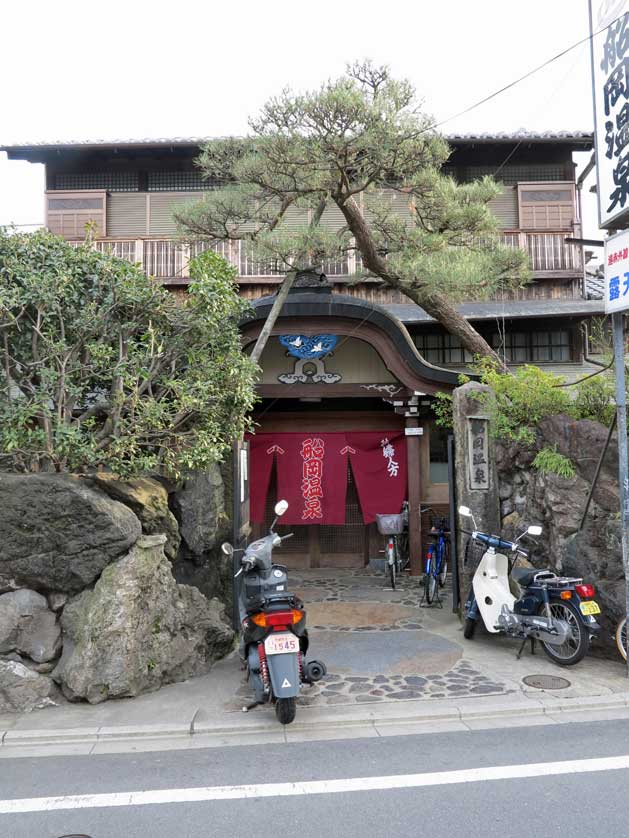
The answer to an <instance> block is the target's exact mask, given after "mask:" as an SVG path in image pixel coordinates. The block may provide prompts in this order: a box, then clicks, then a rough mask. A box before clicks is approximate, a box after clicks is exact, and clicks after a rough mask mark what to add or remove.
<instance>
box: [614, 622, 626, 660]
mask: <svg viewBox="0 0 629 838" xmlns="http://www.w3.org/2000/svg"><path fill="white" fill-rule="evenodd" d="M616 646H617V647H618V651H619V652H620V654H621V655H622V659H623V660H627V618H626V617H625V618H624V619H623V620H621V621H620V622H619V623H618V627H617V629H616Z"/></svg>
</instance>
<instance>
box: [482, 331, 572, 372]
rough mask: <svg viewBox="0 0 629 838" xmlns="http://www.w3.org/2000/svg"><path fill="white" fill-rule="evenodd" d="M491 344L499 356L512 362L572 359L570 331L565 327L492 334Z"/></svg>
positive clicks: (524, 362)
mask: <svg viewBox="0 0 629 838" xmlns="http://www.w3.org/2000/svg"><path fill="white" fill-rule="evenodd" d="M491 345H492V347H493V348H494V349H495V350H496V352H497V353H498V354H499V355H500V356H501V357H504V358H505V360H506V361H508V362H509V363H512V364H528V363H545V362H546V363H548V362H552V361H571V360H572V345H571V342H570V332H569V331H567V330H565V329H560V330H556V331H547V332H507V333H506V334H504V335H499V334H493V335H492V336H491Z"/></svg>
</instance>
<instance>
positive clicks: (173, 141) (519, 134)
mask: <svg viewBox="0 0 629 838" xmlns="http://www.w3.org/2000/svg"><path fill="white" fill-rule="evenodd" d="M445 137H446V139H447V140H449V141H450V142H466V143H467V142H470V143H473V142H478V143H483V142H484V143H489V142H557V141H561V140H564V141H566V142H579V143H588V142H590V143H591V142H592V132H591V131H526V130H525V129H523V128H521V129H518V130H517V131H497V132H490V131H487V132H483V133H461V134H446V135H445ZM216 139H227V138H225V137H223V138H221V137H144V138H131V139H113V140H103V139H84V140H77V139H71V140H36V141H34V142H17V143H5V144H3V145H1V146H0V151H5V150H7V149H11V148H14V149H18V148H74V147H90V146H158V145H163V146H190V145H196V146H198V145H202V144H203V143H207V142H209V141H210V140H216Z"/></svg>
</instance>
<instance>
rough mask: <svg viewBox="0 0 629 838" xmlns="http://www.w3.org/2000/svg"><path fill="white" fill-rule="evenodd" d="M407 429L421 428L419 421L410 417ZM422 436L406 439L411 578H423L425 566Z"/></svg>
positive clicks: (407, 421) (407, 420)
mask: <svg viewBox="0 0 629 838" xmlns="http://www.w3.org/2000/svg"><path fill="white" fill-rule="evenodd" d="M406 427H407V428H419V419H417V418H416V417H415V416H409V417H407V419H406ZM421 439H422V438H421V436H407V437H406V459H407V464H408V477H407V479H408V549H409V551H410V557H411V576H421V574H422V571H423V566H424V561H423V559H424V557H423V554H422V529H421V514H420V505H421V496H422V480H421V457H420V449H421Z"/></svg>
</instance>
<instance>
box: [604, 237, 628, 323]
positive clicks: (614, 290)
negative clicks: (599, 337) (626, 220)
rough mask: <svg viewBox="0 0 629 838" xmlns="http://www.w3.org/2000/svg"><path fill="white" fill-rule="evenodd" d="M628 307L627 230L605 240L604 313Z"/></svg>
mask: <svg viewBox="0 0 629 838" xmlns="http://www.w3.org/2000/svg"><path fill="white" fill-rule="evenodd" d="M627 308H629V230H623V231H622V233H618V234H617V235H615V236H610V237H609V238H608V239H606V240H605V313H606V314H611V313H612V312H614V311H624V310H625V309H627Z"/></svg>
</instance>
